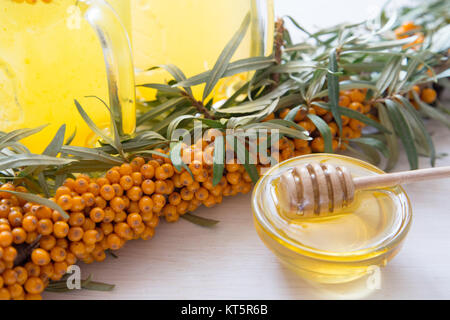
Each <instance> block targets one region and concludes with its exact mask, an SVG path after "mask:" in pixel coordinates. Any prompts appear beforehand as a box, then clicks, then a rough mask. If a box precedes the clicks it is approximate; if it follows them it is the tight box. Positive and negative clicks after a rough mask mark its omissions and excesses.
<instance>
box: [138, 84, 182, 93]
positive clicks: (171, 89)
mask: <svg viewBox="0 0 450 320" xmlns="http://www.w3.org/2000/svg"><path fill="white" fill-rule="evenodd" d="M136 87H144V88H149V89H155V90H158V91H161V92H165V93H173V94H176V95H178V94H180V93H181V91H180V89H178V88H174V87H172V86H170V85H167V84H162V83H145V84H138V85H137V86H136Z"/></svg>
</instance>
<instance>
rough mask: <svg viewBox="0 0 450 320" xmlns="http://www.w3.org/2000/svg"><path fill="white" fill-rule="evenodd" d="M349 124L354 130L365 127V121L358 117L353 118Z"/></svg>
mask: <svg viewBox="0 0 450 320" xmlns="http://www.w3.org/2000/svg"><path fill="white" fill-rule="evenodd" d="M349 126H350V128H352V130H354V131H361V130H362V128H364V123H362V122H361V121H359V120H356V119H351V120H350V124H349Z"/></svg>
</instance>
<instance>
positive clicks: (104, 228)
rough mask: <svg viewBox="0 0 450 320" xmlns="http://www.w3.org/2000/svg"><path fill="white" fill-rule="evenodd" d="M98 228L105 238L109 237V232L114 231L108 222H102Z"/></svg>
mask: <svg viewBox="0 0 450 320" xmlns="http://www.w3.org/2000/svg"><path fill="white" fill-rule="evenodd" d="M100 228H101V229H102V231H103V234H104V235H105V236H107V235H109V234H110V233H111V232H113V231H114V226H113V224H112V223H110V222H102V223H101V224H100Z"/></svg>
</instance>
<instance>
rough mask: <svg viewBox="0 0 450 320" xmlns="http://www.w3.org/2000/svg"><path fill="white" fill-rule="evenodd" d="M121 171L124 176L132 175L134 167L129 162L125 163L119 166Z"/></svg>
mask: <svg viewBox="0 0 450 320" xmlns="http://www.w3.org/2000/svg"><path fill="white" fill-rule="evenodd" d="M119 173H120V174H121V175H122V176H130V175H131V174H132V173H133V168H132V167H131V165H130V164H129V163H123V164H122V165H121V166H120V168H119ZM106 177H107V178H108V176H106ZM108 179H109V178H108ZM110 181H111V180H110Z"/></svg>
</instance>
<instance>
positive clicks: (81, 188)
mask: <svg viewBox="0 0 450 320" xmlns="http://www.w3.org/2000/svg"><path fill="white" fill-rule="evenodd" d="M88 190H89V180H88V179H87V178H86V177H84V176H79V177H78V178H77V179H76V180H75V191H76V192H77V193H79V194H83V193H85V192H87V191H88Z"/></svg>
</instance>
